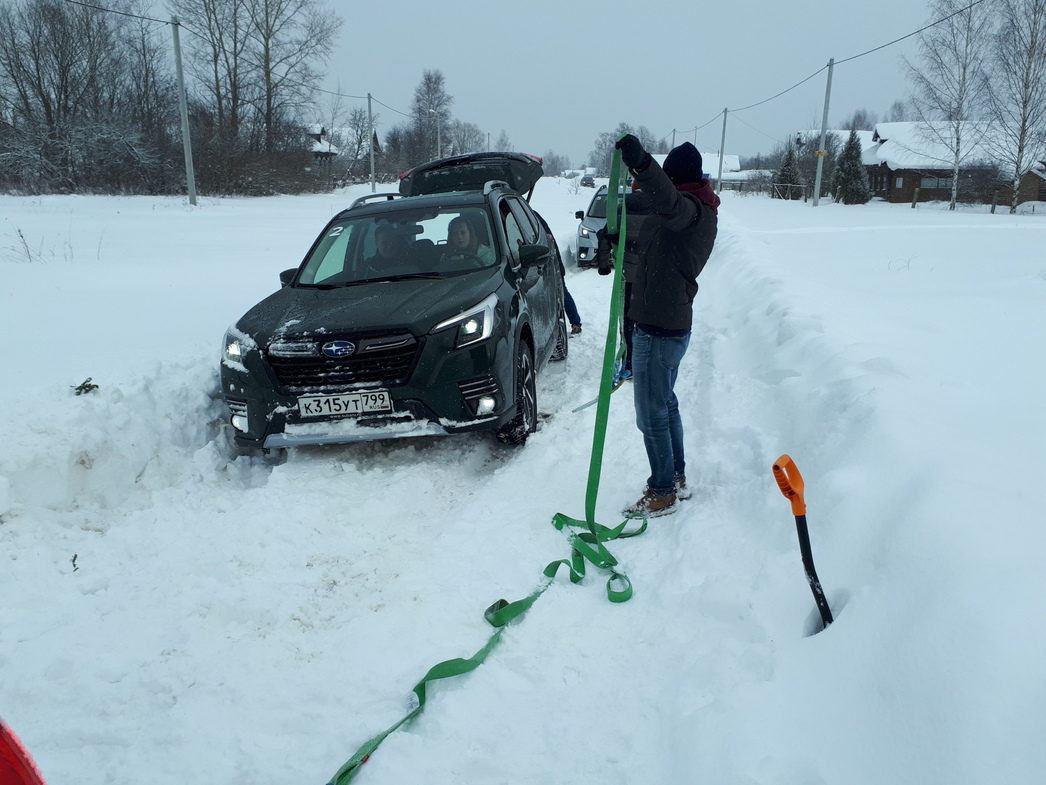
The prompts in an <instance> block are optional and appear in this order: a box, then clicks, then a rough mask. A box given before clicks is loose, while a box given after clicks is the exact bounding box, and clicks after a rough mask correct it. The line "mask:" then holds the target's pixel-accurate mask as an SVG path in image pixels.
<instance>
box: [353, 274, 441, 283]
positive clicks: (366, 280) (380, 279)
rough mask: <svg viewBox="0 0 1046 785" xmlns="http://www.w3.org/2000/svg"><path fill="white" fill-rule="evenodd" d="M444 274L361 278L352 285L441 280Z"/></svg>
mask: <svg viewBox="0 0 1046 785" xmlns="http://www.w3.org/2000/svg"><path fill="white" fill-rule="evenodd" d="M443 277H444V276H443V273H435V272H432V273H401V274H399V275H382V276H380V277H378V278H361V279H360V280H358V281H353V282H352V284H353V285H355V284H361V283H384V282H385V281H409V280H411V279H413V278H428V279H430V280H431V279H437V280H438V279H440V278H443Z"/></svg>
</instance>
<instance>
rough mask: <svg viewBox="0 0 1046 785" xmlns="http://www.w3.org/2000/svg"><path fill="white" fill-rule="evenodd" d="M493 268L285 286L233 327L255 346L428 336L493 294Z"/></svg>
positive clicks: (494, 278) (496, 273)
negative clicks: (338, 335) (362, 334)
mask: <svg viewBox="0 0 1046 785" xmlns="http://www.w3.org/2000/svg"><path fill="white" fill-rule="evenodd" d="M499 276H500V273H499V271H498V270H497V268H491V269H488V270H477V271H475V272H471V273H467V274H465V275H461V276H454V277H448V278H443V279H409V280H401V281H378V282H374V283H364V284H357V285H355V286H346V287H342V288H338V289H315V288H306V287H292V286H286V287H284V288H282V289H280V290H279V291H277V292H274V293H273V294H271V295H269V296H268V297H266V298H265V299H264V300H262V301H261V302H260V303H258V304H257V305H256V306H254V307H253V308H251V310H249V311H248V312H247V313H246V314H244V316H243V317H242V318H241V319H240V320H239V321H238V322H237V323H236V326H237V328H238V329H239V330H241V331H242V332H244V333H246V334H247V335H250V336H251V337H252V338H253V339H254V340H255V342H257V343H258V345H259V346H264V345H266V344H268V343H269V342H270V341H271V340H272V339H273V338H278V339H279V338H285V337H289V336H302V335H312V334H320V335H323V334H325V333H333V332H346V331H370V330H385V329H392V330H396V329H399V330H408V331H410V332H412V333H414V334H415V335H422V334H425V333H428V332H429V331H430V330H431V329H432V328H433V327H434V326H435V325H437V324H439V323H440V322H442V321H444V320H445V319H449V318H450V317H452V316H454V315H456V314H458V313H460V312H461V311H463V310H465V309H466V308H471V307H472V306H474V305H476V304H477V303H478V302H480V301H481V300H482V299H483V298H484V297H486V296H487V295H489V294H490V293H491V292H493V291H494V289H495V288H496V285H497V280H498V277H499Z"/></svg>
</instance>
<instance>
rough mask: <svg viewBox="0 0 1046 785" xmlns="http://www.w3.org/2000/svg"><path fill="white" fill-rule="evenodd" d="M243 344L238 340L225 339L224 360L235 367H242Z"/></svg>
mask: <svg viewBox="0 0 1046 785" xmlns="http://www.w3.org/2000/svg"><path fill="white" fill-rule="evenodd" d="M246 353H247V352H246V350H245V349H244V347H243V344H242V343H240V340H239V339H238V338H230V337H229V336H226V337H225V353H224V356H225V359H226V360H228V361H229V362H231V363H236V364H237V365H243V356H244V355H245V354H246Z"/></svg>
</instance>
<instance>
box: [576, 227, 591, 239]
mask: <svg viewBox="0 0 1046 785" xmlns="http://www.w3.org/2000/svg"><path fill="white" fill-rule="evenodd" d="M578 234H580V235H581V236H582V237H584V238H585V239H586V240H587V239H588V238H589V236H590V235H591V234H592V232H590V231H589V230H588V229H586V228H585V227H584V226H582V227H581V228H580V229H579V230H578Z"/></svg>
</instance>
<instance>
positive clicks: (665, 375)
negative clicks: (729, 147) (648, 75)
mask: <svg viewBox="0 0 1046 785" xmlns="http://www.w3.org/2000/svg"><path fill="white" fill-rule="evenodd" d="M615 146H616V147H617V148H618V149H619V150H620V151H621V161H622V163H624V164H625V166H627V167H628V168H629V170H630V171H631V173H632V174H633V175H634V176H635V178H636V184H637V186H638V188H639V190H638V191H637V192H634V193H631V194H629V195H628V196H626V197H625V207H626V219H625V220H626V223H625V253H624V265H625V269H629V268H630V266H631V269H630V273H631V276H630V278H631V284H632V287H631V289H632V291H631V296H630V297H629V302H628V311H627V314H626V315H627V317H628V318H629V319H631V320H632V321H633V322H634V328H633V332H632V381H633V388H634V389H633V393H634V397H635V406H636V425H637V427H638V428H639V430H640V432H642V434H643V444H644V446H645V448H646V453H647V459H648V461H649V463H650V477H649V478H648V479H647V482H646V490H645V491H644V492H643V495H642V496H641V497H640V498H639V500H638V501H637V502H635V504H632V505H629V506H628V507H626V508H625V510H624V514H625V515H626V516H627V517H630V518H653V517H657V516H660V515H668V514H670V513H673V512H675V511H676V509H678V502H679V500H681V499H688V498H690V496H691V495H692V491H691V490H690V489H689V488H687V485H686V460H685V456H684V450H683V423H682V420H681V419H680V416H679V401H678V399H677V398H676V394H675V383H676V378H677V376H678V374H679V363H680V362H681V361H682V359H683V355H684V354H686V350H687V346H688V345H689V344H690V330H691V326H692V324H693V318H694V313H693V309H694V297H695V295H696V294H697V276H698V275H699V274H700V272H701V270H702V269H703V268H704V266H705V263H706V262H707V261H708V257H709V255H710V254H711V253H712V247H713V245H714V244H715V238H716V231H717V223H718V218H717V211H718V208H719V197H718V196H717V195H716V193H715V191H713V190H712V187H711V185H710V184H709V182H708V179H707V178H705V177H704V176H703V175H702V171H701V165H702V161H701V153H699V152H698V150H697V148H696V147H694V145H692V144H690V142H684V143H683V144H681V145H680V146H679V147H676V148H675V149H673V150H672V151H671V152H670V153H669V154H668V157H667V158H665V164H664V168H662V167H661V166H659V165H658V163H657V161H655V160H654V159H653V158H652V157H651V156H650V153H648V152H647V151H646V150H644V149H643V145H642V144H641V143H640V141H639V140H638V139H637V138H636V137H634V136H632V134H626V135H625V136H623V137H621V139H619V140H618V142H617V144H616V145H615ZM627 277H629V276H626V278H627Z"/></svg>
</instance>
